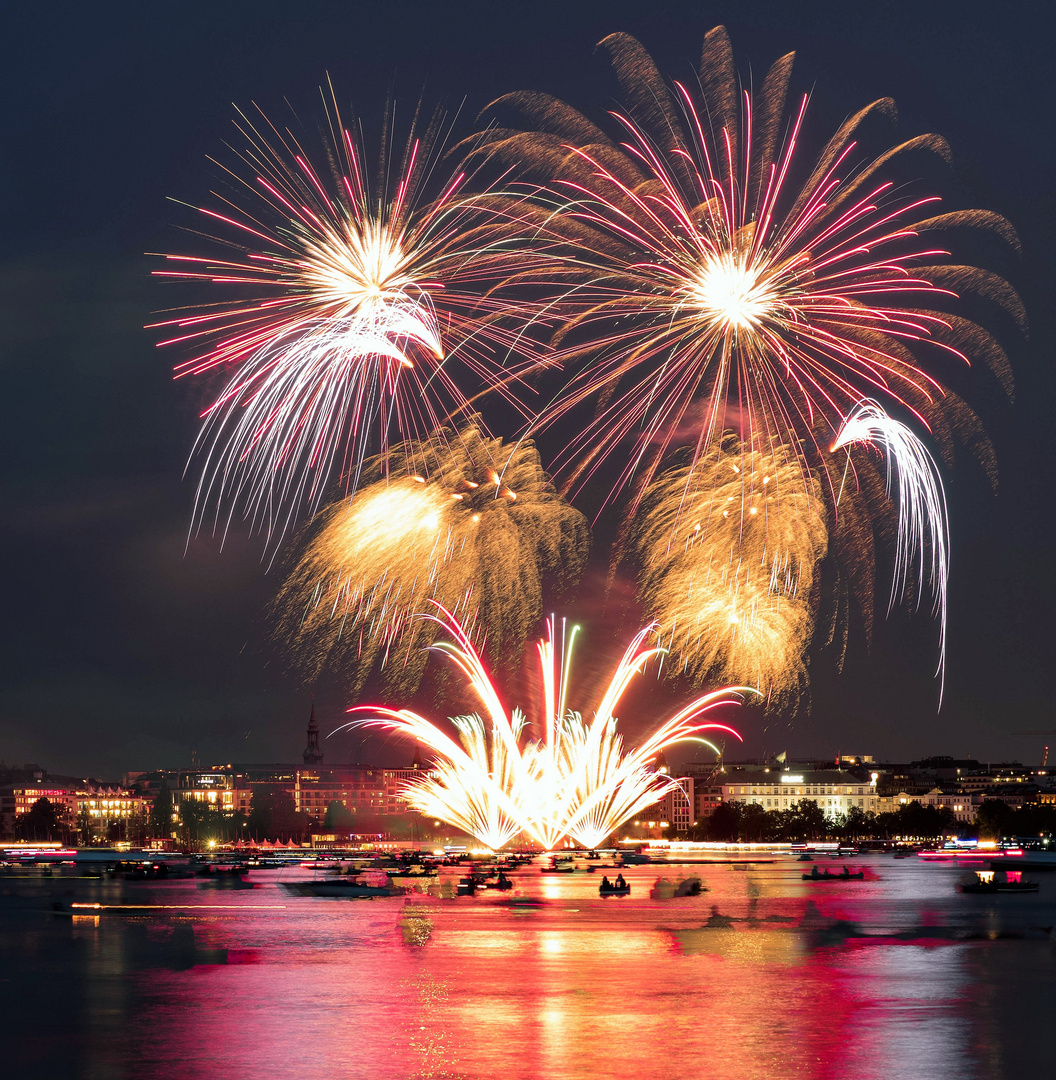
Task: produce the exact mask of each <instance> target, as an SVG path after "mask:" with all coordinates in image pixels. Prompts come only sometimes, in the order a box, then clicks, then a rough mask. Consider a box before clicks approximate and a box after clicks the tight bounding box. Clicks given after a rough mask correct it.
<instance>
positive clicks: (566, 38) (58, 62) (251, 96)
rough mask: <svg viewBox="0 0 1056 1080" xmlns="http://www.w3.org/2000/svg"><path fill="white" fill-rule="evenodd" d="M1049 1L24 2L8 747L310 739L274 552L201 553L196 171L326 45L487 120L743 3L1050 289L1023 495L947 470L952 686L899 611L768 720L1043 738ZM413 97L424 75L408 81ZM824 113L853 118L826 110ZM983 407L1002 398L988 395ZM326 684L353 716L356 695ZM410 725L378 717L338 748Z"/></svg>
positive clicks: (136, 756)
mask: <svg viewBox="0 0 1056 1080" xmlns="http://www.w3.org/2000/svg"><path fill="white" fill-rule="evenodd" d="M1050 17H1051V16H1050V15H1049V5H1045V4H1041V3H1016V2H1011V3H1008V2H1006V3H1002V4H997V5H994V4H985V5H984V4H981V3H970V2H960V3H931V2H927V0H925V2H922V3H910V2H902V3H873V4H871V5H868V6H866V5H858V4H848V3H844V2H841V3H827V2H815V3H811V4H795V3H772V4H771V3H751V2H745V3H739V4H730V3H718V4H705V3H666V4H664V3H657V2H653V3H644V2H643V3H638V4H630V3H618V2H611V3H600V2H599V3H590V2H570V0H565V2H564V3H550V2H545V3H531V4H519V3H518V4H514V3H509V4H507V3H495V2H493V3H458V2H449V3H443V4H440V3H431V4H414V3H394V2H377V3H370V4H361V3H357V2H352V0H350V2H346V3H322V2H318V3H298V4H294V3H266V2H260V0H258V2H254V3H241V2H226V3H222V4H215V3H209V4H197V3H176V2H173V3H165V4H162V3H135V4H126V3H118V2H110V3H106V4H93V5H87V4H80V3H77V4H74V3H53V4H20V5H14V4H6V5H3V7H2V8H0V31H2V33H3V40H4V41H5V43H6V49H5V56H4V63H3V65H0V147H2V153H0V213H2V214H3V218H4V221H3V228H2V232H0V236H2V237H3V249H2V253H0V308H2V311H0V364H2V370H3V375H4V380H3V396H2V399H0V408H2V410H3V416H2V420H0V469H2V473H0V485H2V486H0V498H2V505H3V512H2V514H0V546H2V561H0V566H2V567H3V573H4V575H5V587H4V598H5V603H4V616H5V618H4V621H3V626H2V630H0V633H2V642H0V657H2V661H0V663H2V665H3V667H2V670H3V677H2V680H0V757H2V758H3V759H5V760H6V761H7V762H8V763H12V762H23V761H37V762H40V763H41V764H44V765H45V766H46V767H47V768H49V769H50V770H52V771H53V772H64V771H70V772H74V773H79V774H82V775H83V774H85V773H88V772H91V773H94V774H96V775H104V776H117V775H120V774H121V773H122V772H123V771H125V770H127V769H144V768H149V767H153V766H157V765H170V766H171V765H178V764H186V763H189V762H190V760H191V755H192V753H194V752H197V754H198V756H199V758H200V759H201V760H202V761H203V762H205V763H208V762H211V761H221V760H231V759H235V760H243V761H245V760H278V759H290V758H293V757H296V756H297V755H298V754H299V753H300V750H301V749H302V745H303V728H304V720H305V716H306V712H307V708H308V698H307V692H306V691H305V690H304V689H303V688H301V687H299V686H298V685H297V684H296V682H295V681H294V680H293V679H292V678H289V677H287V676H286V675H285V674H284V673H283V669H282V665H281V663H280V662H279V658H278V657H276V656H275V655H273V654H272V653H271V652H269V650H268V648H267V646H266V644H265V642H264V619H263V613H264V611H265V608H266V605H267V602H268V599H269V597H270V596H271V595H272V593H273V591H274V589H275V587H276V584H277V580H278V579H277V577H276V576H275V575H274V574H272V575H267V574H266V573H265V572H264V570H263V568H262V566H261V564H260V561H259V554H260V549H259V545H256V544H254V543H252V542H250V541H248V540H246V539H245V538H242V537H239V536H238V535H235V536H233V537H232V538H231V539H230V540H229V542H228V544H227V546H226V547H225V548H224V550H223V551H221V550H220V548H219V545H218V544H217V543H215V542H213V541H212V540H209V539H199V540H197V541H195V542H194V543H193V544H192V545H191V547H190V550H189V551H188V553H187V554H186V555H184V538H185V530H186V525H187V521H188V516H189V512H190V502H191V495H192V492H191V487H190V485H189V484H188V483H185V482H183V480H182V478H181V474H182V468H183V464H184V458H185V455H186V452H187V449H188V448H189V446H190V443H191V440H192V438H193V434H194V431H195V427H196V422H195V413H196V406H197V404H198V401H199V397H198V394H200V392H201V388H196V387H185V386H183V385H181V386H178V387H177V386H174V385H173V383H172V381H171V377H170V369H171V364H172V363H174V362H175V361H176V360H177V356H176V354H174V353H168V352H159V351H158V350H156V349H155V348H154V345H153V340H154V339H153V338H152V334H151V332H150V331H145V330H143V329H142V327H143V325H144V324H145V323H147V322H149V321H150V317H151V312H152V311H154V310H157V309H159V308H162V307H165V306H167V305H169V304H172V303H174V302H176V301H175V300H174V298H173V297H172V296H171V295H170V294H169V293H167V292H166V290H165V287H164V286H162V285H159V284H158V283H156V282H154V281H152V280H150V279H149V278H148V277H147V270H148V268H149V261H148V260H146V259H145V258H144V257H143V252H146V251H157V250H172V249H174V248H177V249H184V248H186V247H187V244H186V242H185V241H183V240H181V239H180V234H179V233H177V232H176V230H175V229H174V227H173V226H174V225H177V224H182V223H185V221H186V219H185V218H184V217H182V216H181V212H180V208H179V207H177V206H175V205H174V204H172V203H168V202H166V201H165V200H166V196H173V197H176V198H180V199H186V200H188V201H191V202H194V201H195V200H199V199H202V198H204V197H205V194H206V192H207V191H208V188H209V186H210V183H211V182H212V180H213V177H214V176H215V167H213V166H211V165H210V164H209V163H208V162H207V161H206V160H205V158H206V155H207V154H216V153H219V152H221V150H222V142H223V141H224V140H225V139H228V138H229V137H230V136H231V134H232V129H231V125H230V122H231V119H232V116H233V110H232V104H231V103H232V102H237V103H240V104H246V103H249V102H251V101H257V102H259V103H261V104H262V105H264V106H265V107H266V108H267V109H268V110H269V111H271V110H274V111H278V110H280V109H281V108H282V103H283V98H284V97H288V98H289V99H290V101H291V102H292V103H294V104H295V105H296V106H297V107H298V110H299V111H300V112H302V113H303V114H311V111H312V110H313V109H315V108H316V103H317V102H318V96H317V91H316V87H317V86H318V85H319V83H320V82H321V81H322V80H323V78H324V74H325V73H326V72H327V71H329V72H330V73H331V74H332V75H333V76H334V78H335V81H336V83H337V85H338V86H339V87H340V88H341V91H342V93H343V96H344V99H345V100H346V101H347V100H348V99H349V98H351V99H352V101H353V103H354V105H355V107H356V109H357V111H358V112H359V113H360V115H361V116H363V118H364V120H365V122H366V123H367V125H368V128H369V126H370V125H371V124H372V123H374V122H375V120H376V118H377V117H378V116H379V115H380V113H381V110H382V107H383V104H384V100H385V97H386V94H387V91H388V89H389V87H390V85H392V84H393V82H394V81H395V85H396V87H397V90H398V91H402V92H403V93H405V94H406V95H407V99H408V101H409V100H410V99H412V98H414V97H416V96H417V94H418V93H419V91H420V90H421V89H422V87H423V86H424V88H425V93H426V96H427V98H430V99H436V98H439V97H441V96H443V97H445V98H446V99H447V100H448V101H449V102H451V103H455V104H457V103H458V102H459V101H460V100H461V99H462V98H463V97H465V99H466V105H465V109H464V116H465V118H466V120H467V122H468V120H469V119H470V118H471V117H472V116H473V115H475V114H476V112H477V111H478V110H479V108H481V107H482V106H483V105H484V104H486V103H487V102H488V101H489V100H491V99H492V98H494V97H496V96H498V95H499V94H501V93H503V92H506V91H508V90H514V89H522V88H524V89H539V90H547V91H549V92H552V93H555V94H557V95H558V96H559V97H563V98H565V99H566V100H570V101H571V102H573V103H574V104H576V105H578V106H579V107H581V108H584V109H585V110H586V111H588V112H592V113H593V114H594V115H597V114H598V112H599V111H600V110H602V109H604V108H605V107H606V106H607V105H608V104H609V102H610V99H611V95H612V94H613V85H612V83H611V81H610V76H609V75H608V73H607V70H606V67H605V64H604V63H603V61H602V60H601V59H600V58H598V57H596V56H595V55H594V53H593V46H594V44H595V43H596V42H597V41H598V40H599V39H600V38H601V37H602V36H604V35H605V34H607V33H610V32H612V31H614V30H620V29H622V30H627V31H629V32H631V33H633V34H635V35H636V36H637V37H639V38H640V40H642V42H643V43H644V44H645V45H646V47H647V48H648V49H649V50H650V51H651V52H652V53H653V55H654V56H655V57H656V58H657V60H658V62H659V64H660V67H661V70H663V71H664V72H665V74H667V75H669V76H671V77H681V78H685V77H689V76H690V74H691V72H692V70H693V68H694V65H695V61H696V59H697V57H698V55H699V48H700V42H701V40H702V38H703V35H704V33H705V31H706V30H708V29H709V28H710V27H711V26H713V25H715V24H716V23H719V22H722V23H725V24H726V25H727V26H728V27H729V29H730V31H731V34H732V37H733V42H734V48H735V50H736V52H737V56H738V66H739V68H740V69H741V71H742V74H745V73H747V72H748V70H749V67H750V68H751V70H754V71H755V72H756V73H760V72H761V71H762V70H765V68H766V66H768V65H769V63H770V62H771V61H772V60H773V59H774V58H776V57H777V56H778V55H780V54H782V53H784V52H786V51H788V50H790V49H795V50H797V53H798V59H797V67H796V75H795V76H794V81H793V87H794V89H797V90H800V91H803V90H812V91H813V93H814V104H813V105H812V110H815V109H816V110H817V114H818V116H819V117H821V118H823V119H824V120H825V121H828V122H829V123H830V126H831V127H835V125H836V124H837V123H838V122H839V121H840V120H841V119H842V118H843V116H844V115H846V114H847V113H849V112H852V111H854V110H855V109H857V108H859V107H860V106H861V105H863V104H865V103H867V102H868V101H871V100H873V99H874V98H877V97H880V96H884V95H891V96H893V97H894V98H895V99H896V100H897V101H898V103H899V108H900V131H901V132H903V133H905V136H906V137H908V136H910V135H915V134H918V133H920V132H922V131H938V132H940V133H942V134H943V135H945V136H946V137H947V138H948V139H949V141H950V143H951V144H952V146H953V149H954V152H955V155H956V168H957V180H958V183H960V184H961V185H963V187H964V188H965V189H966V190H967V191H968V192H969V193H970V198H971V202H970V203H968V204H969V205H981V206H987V207H990V208H992V209H995V210H998V211H999V212H1001V213H1003V214H1005V215H1006V216H1007V217H1008V218H1010V219H1011V221H1012V222H1013V223H1014V224H1015V226H1016V227H1017V229H1018V230H1019V231H1020V233H1021V235H1022V237H1023V240H1024V248H1025V250H1024V257H1023V259H1022V262H1021V263H1020V265H1019V266H1018V267H1015V268H1014V270H1013V272H1012V273H1011V275H1010V276H1011V277H1012V279H1013V282H1014V284H1015V285H1016V287H1017V288H1018V289H1019V290H1020V292H1021V294H1022V295H1023V297H1024V299H1025V301H1026V303H1027V307H1028V312H1029V314H1030V318H1031V324H1032V325H1031V338H1030V341H1029V343H1027V344H1026V345H1025V346H1015V347H1014V348H1013V349H1012V357H1013V363H1014V365H1015V368H1016V375H1017V382H1018V397H1017V404H1016V405H1015V407H1014V408H1012V409H1008V408H1006V409H1004V410H1002V409H1001V408H1000V407H998V406H996V405H993V407H989V408H984V409H983V412H984V413H985V415H986V416H987V417H988V418H991V417H992V418H993V419H991V420H989V426H990V430H991V434H992V435H993V438H994V441H995V444H996V447H997V451H998V455H999V461H1000V466H1001V472H1002V482H1001V488H1000V492H999V495H998V496H997V498H992V497H991V496H990V495H989V494H988V493H987V491H986V489H985V487H984V485H983V483H982V481H981V478H980V477H979V476H978V475H976V474H974V473H973V471H972V470H971V469H970V468H965V469H962V470H959V471H958V473H957V475H956V477H955V478H954V479H953V480H952V482H951V483H950V497H951V516H952V522H951V524H952V529H953V536H954V549H953V564H952V580H951V587H950V631H949V664H948V673H947V696H946V703H945V705H944V707H943V709H942V711H941V713H939V714H937V715H936V712H935V708H934V702H935V687H934V684H933V683H932V682H931V681H930V678H929V676H930V666H931V663H932V651H933V647H934V645H933V642H934V636H933V628H932V626H931V625H930V623H929V622H928V620H927V619H925V618H920V619H918V620H917V621H916V622H913V621H911V620H909V619H907V618H895V619H893V620H892V621H891V622H890V623H889V624H888V625H887V626H886V627H882V628H881V630H880V631H879V633H878V634H877V639H876V642H875V645H874V648H873V651H872V653H871V654H869V655H867V654H866V653H865V651H864V650H863V649H862V648H861V646H860V645H859V646H857V647H855V648H852V651H851V654H850V655H849V657H848V663H847V666H846V668H845V670H844V673H843V675H842V676H841V677H840V678H838V679H837V678H834V677H832V676H826V675H819V676H818V677H817V678H816V679H815V683H814V698H813V711H812V713H811V715H810V716H809V717H805V718H801V719H800V720H798V721H797V722H796V724H795V726H794V728H793V729H792V730H791V731H789V730H788V729H787V728H786V726H785V725H784V723H777V724H771V726H770V730H769V731H768V732H764V731H763V730H762V722H761V721H760V720H759V719H758V718H746V722H745V723H744V724H743V725H742V726H743V730H744V732H745V735H746V737H747V746H748V749H749V750H751V751H753V752H755V751H759V750H762V749H764V748H766V749H769V750H771V751H778V750H781V749H784V748H785V747H786V746H787V747H788V748H789V749H790V750H792V751H793V753H805V752H810V753H817V754H819V755H821V754H830V753H833V752H835V751H842V752H853V753H874V754H877V755H879V756H881V757H887V758H890V759H895V758H898V757H904V756H917V755H921V754H927V753H951V754H955V755H961V754H974V755H976V756H979V757H983V758H987V757H992V758H995V759H996V758H1000V757H1013V756H1018V757H1021V758H1022V759H1023V760H1031V761H1033V760H1034V759H1035V757H1036V755H1037V754H1038V753H1039V752H1040V747H1041V743H1042V742H1044V741H1047V740H1046V739H1043V738H1041V737H1021V736H1014V735H1013V734H1012V733H1013V732H1015V731H1017V730H1021V729H1046V728H1050V727H1056V723H1054V721H1056V716H1054V714H1053V707H1052V701H1053V695H1054V691H1056V686H1054V678H1053V665H1052V659H1053V645H1054V640H1053V631H1052V612H1053V601H1054V599H1056V589H1054V571H1053V566H1054V552H1053V543H1052V536H1053V531H1052V529H1053V526H1052V510H1051V507H1052V503H1053V495H1052V492H1053V490H1054V481H1056V469H1054V465H1056V460H1054V453H1053V440H1052V437H1051V430H1052V423H1051V417H1052V415H1053V404H1054V393H1053V389H1054V387H1053V364H1052V349H1053V325H1052V311H1053V285H1054V274H1053V255H1052V253H1053V251H1054V250H1056V235H1054V228H1053V224H1054V222H1053V204H1052V191H1053V181H1052V178H1053V175H1054V174H1056V161H1054V153H1053V138H1052V116H1053V105H1054V101H1053V97H1054V94H1053V86H1054V79H1053V69H1052V61H1051V55H1050V48H1051V45H1050V42H1051V39H1052V34H1051V30H1052V26H1051V24H1049V22H1048V19H1049V18H1050ZM401 100H402V99H401ZM819 134H823V132H819ZM981 404H985V403H981ZM341 704H342V703H341V702H340V701H339V700H337V699H333V700H323V701H321V702H320V711H321V713H322V716H323V723H324V727H326V725H328V724H329V723H330V721H331V720H335V721H336V718H337V717H338V716H339V715H340V711H341V708H340V707H341ZM371 753H382V754H386V755H391V754H393V753H395V754H397V755H399V754H400V751H397V750H395V748H391V747H389V748H381V749H378V750H375V749H374V748H357V747H354V746H350V745H349V744H348V743H347V742H346V743H343V744H340V745H338V746H336V747H335V748H334V752H333V756H334V757H338V758H344V757H347V756H348V755H350V754H371Z"/></svg>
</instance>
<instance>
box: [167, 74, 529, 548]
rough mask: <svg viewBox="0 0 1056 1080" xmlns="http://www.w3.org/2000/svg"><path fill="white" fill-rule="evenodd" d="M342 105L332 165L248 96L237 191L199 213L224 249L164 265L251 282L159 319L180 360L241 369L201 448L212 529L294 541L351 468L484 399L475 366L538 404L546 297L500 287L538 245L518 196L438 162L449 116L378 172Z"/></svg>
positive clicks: (349, 482) (197, 367)
mask: <svg viewBox="0 0 1056 1080" xmlns="http://www.w3.org/2000/svg"><path fill="white" fill-rule="evenodd" d="M331 94H332V90H331ZM326 121H327V126H328V128H329V136H328V138H324V143H325V145H324V147H323V151H324V156H325V160H326V161H327V163H328V167H327V168H323V169H321V168H318V167H317V166H316V165H315V164H313V163H312V160H311V158H310V156H309V153H308V152H307V150H305V148H304V146H303V145H302V142H301V141H300V140H299V138H298V136H297V135H295V134H294V133H293V132H292V131H291V130H289V129H286V130H280V129H279V128H278V127H276V126H274V125H273V124H271V122H270V121H268V120H267V118H266V117H265V116H264V115H263V113H261V114H260V115H259V116H255V117H254V116H250V115H249V114H246V113H240V114H239V119H238V120H237V121H236V127H237V128H238V131H239V134H240V136H241V140H242V145H243V148H242V149H241V150H240V151H238V152H237V153H238V162H237V165H236V166H235V167H234V168H231V169H225V171H226V172H227V175H228V179H229V180H230V181H231V183H232V185H233V187H234V190H233V192H231V193H229V194H224V193H214V196H215V198H216V200H217V205H218V206H219V209H213V208H203V209H201V211H200V213H201V214H202V215H203V216H205V218H206V219H207V220H208V222H209V227H210V228H211V229H212V228H219V229H222V230H223V231H224V232H225V233H226V234H227V236H226V238H223V239H222V238H220V237H208V239H211V240H213V241H215V243H217V244H222V245H223V246H224V250H223V252H222V254H220V255H217V256H216V257H200V256H184V255H167V256H165V258H166V260H167V261H168V262H169V263H170V264H171V265H172V267H173V268H172V269H166V270H162V271H156V273H157V274H158V275H159V276H162V277H167V278H175V279H178V280H184V281H192V282H198V283H203V282H204V283H208V285H210V286H216V287H219V288H222V289H227V290H229V291H230V292H231V293H233V296H234V298H233V299H212V300H210V301H209V302H208V303H205V304H204V305H203V306H202V307H201V308H200V309H193V308H192V309H190V310H181V311H180V312H179V314H178V315H176V316H175V317H173V318H170V319H166V320H164V321H162V322H160V323H158V324H156V325H157V326H160V327H164V328H166V329H168V330H171V331H172V332H173V333H172V336H171V337H169V338H168V339H167V340H166V341H164V342H162V343H161V344H181V345H183V346H185V347H187V348H189V349H192V350H194V355H192V356H191V358H190V359H188V360H185V361H184V362H182V363H180V364H179V365H178V366H177V367H176V374H177V377H184V376H203V375H207V374H209V373H222V376H223V379H224V385H223V388H222V389H221V391H220V393H219V395H218V396H217V397H216V398H215V400H214V401H213V402H212V404H210V405H209V406H208V407H207V408H206V409H205V411H204V413H203V414H202V426H201V430H200V433H199V436H198V440H197V442H196V445H195V451H194V456H196V457H198V458H199V459H200V461H201V466H202V472H201V478H200V480H199V483H198V488H197V493H196V503H195V510H194V518H193V524H192V528H195V529H196V528H199V527H200V526H201V525H202V524H203V523H204V522H205V521H206V520H207V519H211V521H212V527H213V528H214V530H216V529H219V530H220V531H226V529H227V528H228V527H229V526H230V524H231V522H232V520H233V519H234V518H236V517H237V516H242V517H244V518H245V519H247V520H248V521H249V522H250V525H251V528H252V529H255V530H258V529H259V530H261V531H263V532H264V533H265V534H266V535H267V536H268V537H269V538H271V539H272V540H273V541H274V542H276V543H277V542H278V541H279V540H281V539H282V537H283V535H284V534H285V532H286V531H287V530H288V529H289V528H290V527H291V525H292V524H293V523H294V522H295V520H296V519H297V517H298V515H299V513H300V512H301V511H302V510H306V511H307V512H308V513H309V514H314V513H315V511H316V510H317V509H318V507H319V506H320V505H321V503H322V501H323V500H324V499H325V497H326V493H327V490H328V488H329V486H330V484H331V481H333V480H335V479H336V478H337V477H338V476H340V477H341V478H342V479H343V481H344V484H345V486H346V489H349V490H351V489H354V488H355V486H356V484H357V482H358V478H359V473H360V470H361V468H362V465H363V462H364V460H365V457H366V455H368V454H369V453H373V452H381V453H384V452H385V450H386V449H387V447H388V445H389V443H390V441H395V440H398V439H408V438H416V437H423V436H428V435H430V434H432V433H433V432H434V431H436V430H437V429H438V428H439V427H440V426H441V424H442V423H443V422H444V421H445V420H446V419H447V418H448V417H450V416H451V415H453V414H456V413H458V412H460V411H463V410H466V408H467V405H468V402H467V396H466V390H465V389H464V388H463V385H462V383H463V382H465V383H466V384H472V385H473V386H475V387H479V388H484V389H492V390H494V391H496V392H498V393H500V394H502V395H504V396H505V397H506V398H507V399H508V400H510V401H511V402H512V403H513V404H514V405H515V406H517V407H518V408H520V409H521V410H522V412H523V409H524V407H523V405H521V404H520V403H519V401H518V399H517V393H518V391H519V390H520V389H521V387H522V385H523V384H522V381H521V380H522V376H523V375H524V374H525V373H526V372H527V371H529V370H532V369H533V368H535V367H537V366H539V365H540V364H542V363H543V360H542V359H541V354H540V352H539V350H538V348H537V347H536V346H534V345H533V344H532V342H531V341H530V340H528V339H526V338H525V337H524V336H523V331H524V329H525V327H526V326H527V325H528V324H529V323H530V322H531V321H532V319H534V318H536V317H537V316H538V314H539V309H538V307H537V306H536V305H533V304H532V303H530V302H527V301H521V302H518V301H514V300H513V299H511V298H509V297H506V296H504V295H503V294H502V291H501V288H499V289H498V291H496V286H501V283H502V281H503V279H504V278H505V277H507V276H508V275H509V274H510V271H511V269H513V268H525V267H527V266H530V265H531V262H532V259H533V258H534V256H533V254H532V241H531V239H530V238H526V237H525V236H524V235H523V234H524V229H523V228H522V224H523V223H522V222H521V221H520V220H519V219H518V211H517V205H518V203H517V200H515V199H511V198H508V197H506V196H501V195H499V194H498V193H495V192H484V193H479V194H475V195H467V194H465V193H464V190H463V189H464V187H465V181H466V179H467V177H466V174H465V173H464V172H459V173H456V174H455V175H453V176H451V177H449V178H446V179H445V178H443V177H442V176H441V175H440V163H439V159H440V155H441V150H442V145H443V142H444V138H443V132H442V130H441V124H440V122H439V120H434V121H433V122H432V123H430V124H429V125H427V126H426V128H425V130H423V131H421V132H415V131H414V130H413V129H412V133H411V135H410V136H409V137H408V139H407V142H406V144H405V146H404V147H403V151H402V155H396V154H392V155H389V154H386V153H383V154H382V155H381V161H380V162H379V169H378V175H379V177H381V180H380V181H379V183H378V184H376V185H371V183H370V182H369V180H368V171H369V170H368V167H367V164H366V158H365V155H364V152H363V148H362V145H361V143H360V141H359V139H358V138H357V137H356V135H355V134H354V130H355V129H354V127H349V126H346V125H345V124H344V122H343V120H342V118H341V115H340V112H339V110H338V108H337V105H336V99H331V103H330V104H328V106H327V110H326ZM390 158H391V159H390ZM428 192H433V193H434V194H435V197H430V198H427V193H428ZM515 354H516V356H515ZM511 357H515V358H513V359H511ZM507 361H509V362H508V363H507ZM504 365H505V366H504ZM372 448H373V449H372Z"/></svg>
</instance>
